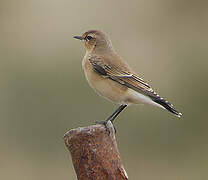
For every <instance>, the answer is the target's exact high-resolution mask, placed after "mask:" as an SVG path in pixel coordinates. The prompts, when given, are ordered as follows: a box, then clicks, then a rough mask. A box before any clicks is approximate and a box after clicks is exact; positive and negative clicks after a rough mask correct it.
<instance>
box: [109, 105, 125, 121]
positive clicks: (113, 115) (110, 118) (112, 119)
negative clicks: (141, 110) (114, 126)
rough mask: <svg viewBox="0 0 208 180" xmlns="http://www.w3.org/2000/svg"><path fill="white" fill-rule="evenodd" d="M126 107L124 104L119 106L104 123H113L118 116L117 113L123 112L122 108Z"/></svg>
mask: <svg viewBox="0 0 208 180" xmlns="http://www.w3.org/2000/svg"><path fill="white" fill-rule="evenodd" d="M126 106H127V105H126V104H122V105H120V106H119V107H118V109H116V110H115V112H114V113H113V114H112V115H110V116H109V117H108V118H107V119H106V121H111V122H113V121H114V119H115V118H116V117H117V116H118V115H119V113H120V112H121V111H123V110H124V108H125V107H126Z"/></svg>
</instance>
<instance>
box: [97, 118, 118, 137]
mask: <svg viewBox="0 0 208 180" xmlns="http://www.w3.org/2000/svg"><path fill="white" fill-rule="evenodd" d="M108 121H110V120H103V121H96V122H95V123H96V124H102V125H104V126H105V128H106V131H107V132H108V133H109V134H110V126H109V124H108ZM111 123H112V124H113V122H112V121H111ZM113 128H114V131H115V133H116V128H115V126H114V124H113Z"/></svg>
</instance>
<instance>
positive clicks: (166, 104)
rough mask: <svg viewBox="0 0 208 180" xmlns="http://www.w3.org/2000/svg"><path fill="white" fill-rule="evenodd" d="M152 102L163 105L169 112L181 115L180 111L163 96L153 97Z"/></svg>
mask: <svg viewBox="0 0 208 180" xmlns="http://www.w3.org/2000/svg"><path fill="white" fill-rule="evenodd" d="M153 101H154V102H156V103H158V104H160V105H161V106H163V107H164V108H165V109H167V110H168V111H170V112H171V113H173V114H175V115H176V116H178V117H181V116H182V113H180V112H178V111H177V110H176V109H175V108H174V107H173V105H172V104H171V103H169V102H168V101H166V100H165V99H163V98H160V97H159V98H155V99H153Z"/></svg>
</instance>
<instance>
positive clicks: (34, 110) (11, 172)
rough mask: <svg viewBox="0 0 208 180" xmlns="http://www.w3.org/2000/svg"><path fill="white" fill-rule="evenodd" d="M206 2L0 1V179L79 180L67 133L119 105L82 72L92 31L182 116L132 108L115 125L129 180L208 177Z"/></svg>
mask: <svg viewBox="0 0 208 180" xmlns="http://www.w3.org/2000/svg"><path fill="white" fill-rule="evenodd" d="M207 7H208V2H207V1H202V0H201V1H196V0H195V1H194V0H192V1H188V0H185V1H179V0H157V1H154V0H150V1H145V0H139V1H136V0H134V1H130V2H129V1H102V2H101V1H95V0H91V1H89V0H88V1H87V0H86V1H81V0H77V1H71V0H67V1H66V0H59V1H58V0H50V1H49V0H31V1H26V0H19V1H15V0H9V1H6V0H1V2H0V27H1V28H0V37H1V41H0V82H1V83H0V179H4V180H7V179H8V180H9V179H16V180H24V179H27V180H28V179H30V180H33V179H34V180H35V179H39V180H41V179H44V180H47V179H50V180H53V179H54V180H55V179H76V176H75V173H74V170H73V166H72V163H71V158H70V156H69V154H68V152H67V149H66V148H65V146H64V143H63V139H62V136H63V134H64V133H65V132H66V131H67V130H68V129H71V128H75V127H79V126H86V125H89V124H92V123H93V122H94V121H96V120H102V119H103V118H105V117H106V116H108V115H109V114H110V113H112V111H113V110H114V109H115V108H116V106H115V105H112V104H111V103H109V102H107V101H105V100H104V99H101V98H99V97H98V96H97V95H96V94H95V93H94V92H93V91H92V90H91V88H90V87H89V86H88V84H87V82H86V80H85V78H84V75H83V72H82V69H81V59H82V57H83V56H84V52H85V51H84V47H83V44H81V43H80V42H78V41H76V40H74V39H73V38H72V36H73V35H79V34H81V33H83V32H84V31H86V30H89V29H102V30H104V31H106V32H107V33H108V34H109V35H110V37H111V39H112V42H113V45H114V47H115V49H116V50H117V51H118V52H119V54H120V55H121V56H122V57H123V58H125V59H126V60H128V62H129V64H130V65H131V66H132V67H134V70H135V71H136V72H138V74H140V75H141V76H142V77H143V78H144V79H145V80H146V81H147V82H149V83H150V84H151V85H152V87H153V88H154V89H155V90H156V91H157V92H158V93H159V94H160V95H163V96H164V97H166V98H167V99H168V100H169V101H170V102H172V103H173V104H174V105H176V107H177V108H178V109H179V110H180V111H182V113H183V117H182V119H181V120H179V119H177V118H176V117H174V116H173V115H171V114H170V113H168V112H166V111H163V110H160V109H157V108H154V107H148V106H132V107H129V108H127V109H126V110H125V112H123V113H122V114H121V115H120V116H119V118H118V119H117V121H116V123H115V125H116V127H117V131H118V132H117V140H118V144H119V149H120V153H121V156H122V159H123V162H124V165H125V169H126V170H127V172H128V175H129V178H130V179H143V180H152V179H154V180H167V179H168V180H204V179H208V172H207V168H208V153H207V152H208V141H207V138H208V131H207V126H208V121H207V115H208V112H207V100H208V96H207V91H208V83H207V79H208V51H207V48H208V36H207V32H208V21H207V19H208V10H207Z"/></svg>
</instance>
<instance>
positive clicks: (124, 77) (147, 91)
mask: <svg viewBox="0 0 208 180" xmlns="http://www.w3.org/2000/svg"><path fill="white" fill-rule="evenodd" d="M89 61H90V63H91V64H92V66H93V67H94V69H95V71H97V72H98V73H99V74H100V75H102V76H105V77H108V78H110V79H112V80H113V81H116V82H118V83H120V84H122V85H124V86H127V87H128V88H131V89H133V90H135V91H137V92H139V93H141V94H144V95H146V96H148V97H150V98H151V99H152V100H153V101H154V102H156V103H158V104H160V105H162V106H163V107H164V108H166V109H167V110H168V111H170V112H172V113H174V114H175V115H176V116H178V117H180V116H181V115H182V114H181V113H180V112H178V111H177V110H176V109H175V108H174V107H173V105H172V104H171V103H169V102H168V101H166V100H165V99H163V98H162V97H160V96H159V95H158V94H157V93H156V92H155V91H153V89H152V88H151V87H150V86H149V85H148V84H147V83H146V82H145V81H144V80H143V79H141V78H140V77H138V75H136V74H135V73H131V71H128V68H127V69H125V68H121V67H119V66H115V64H112V63H106V62H108V61H106V62H105V60H104V59H103V57H102V58H99V57H89Z"/></svg>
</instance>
